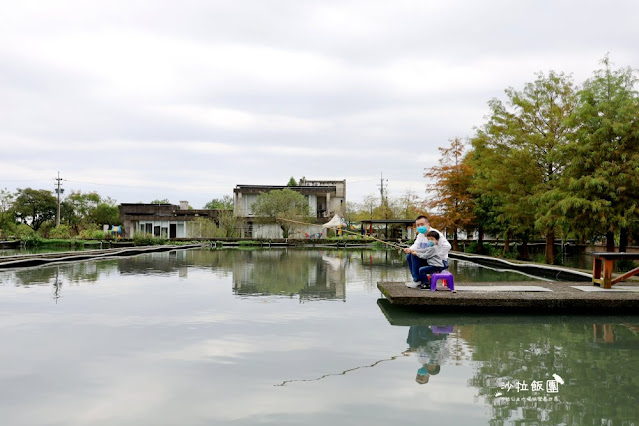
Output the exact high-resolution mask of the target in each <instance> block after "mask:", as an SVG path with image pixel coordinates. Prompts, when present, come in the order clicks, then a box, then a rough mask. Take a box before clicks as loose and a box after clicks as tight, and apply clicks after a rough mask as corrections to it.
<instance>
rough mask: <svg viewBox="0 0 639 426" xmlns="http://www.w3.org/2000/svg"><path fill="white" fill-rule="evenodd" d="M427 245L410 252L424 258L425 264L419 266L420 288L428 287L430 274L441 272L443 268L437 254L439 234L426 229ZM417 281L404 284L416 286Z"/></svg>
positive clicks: (411, 286) (417, 284) (441, 260)
mask: <svg viewBox="0 0 639 426" xmlns="http://www.w3.org/2000/svg"><path fill="white" fill-rule="evenodd" d="M426 238H427V239H428V246H427V247H426V248H423V249H419V250H414V251H411V254H414V255H415V256H417V257H419V258H420V259H424V260H426V266H422V267H420V268H419V282H421V283H422V284H421V286H422V288H428V287H430V274H433V273H435V272H441V271H442V269H444V262H443V259H442V258H441V255H440V254H439V246H438V243H439V234H438V233H437V232H436V231H428V233H427V234H426ZM419 282H413V283H408V284H406V286H407V287H410V288H417V287H418V286H419Z"/></svg>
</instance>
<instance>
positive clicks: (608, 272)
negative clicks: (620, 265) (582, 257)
mask: <svg viewBox="0 0 639 426" xmlns="http://www.w3.org/2000/svg"><path fill="white" fill-rule="evenodd" d="M592 256H593V258H594V265H593V268H592V284H593V285H598V286H601V285H603V288H612V285H613V284H617V283H618V282H621V281H625V280H627V279H628V278H630V277H632V276H633V275H637V274H639V268H635V269H633V270H631V271H628V272H626V273H625V274H623V275H621V276H618V277H617V278H612V270H613V268H614V267H615V260H637V259H639V253H610V252H600V253H593V254H592ZM602 275H603V276H602Z"/></svg>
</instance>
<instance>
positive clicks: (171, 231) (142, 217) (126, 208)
mask: <svg viewBox="0 0 639 426" xmlns="http://www.w3.org/2000/svg"><path fill="white" fill-rule="evenodd" d="M119 209H120V219H121V220H122V224H123V227H124V232H123V235H122V236H123V237H124V238H131V237H132V236H133V234H134V233H135V232H143V233H146V234H150V235H153V236H155V237H163V238H189V237H191V236H192V235H190V232H189V229H188V226H187V225H188V223H189V222H192V221H194V220H196V219H197V218H200V217H203V218H209V219H212V220H214V221H215V220H216V219H217V216H218V212H219V210H196V209H190V208H189V203H188V202H187V201H180V205H179V206H176V205H174V204H142V203H123V204H120V206H119Z"/></svg>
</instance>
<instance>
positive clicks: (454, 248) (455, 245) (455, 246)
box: [453, 228, 459, 251]
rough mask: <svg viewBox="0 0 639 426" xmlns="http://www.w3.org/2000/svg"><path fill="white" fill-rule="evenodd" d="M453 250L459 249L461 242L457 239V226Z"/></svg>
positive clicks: (454, 233)
mask: <svg viewBox="0 0 639 426" xmlns="http://www.w3.org/2000/svg"><path fill="white" fill-rule="evenodd" d="M453 250H455V251H458V250H459V242H458V241H457V228H455V232H453Z"/></svg>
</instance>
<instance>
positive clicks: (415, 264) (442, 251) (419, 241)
mask: <svg viewBox="0 0 639 426" xmlns="http://www.w3.org/2000/svg"><path fill="white" fill-rule="evenodd" d="M415 226H416V228H417V232H418V234H417V238H415V242H414V243H413V245H412V246H410V247H408V248H405V249H404V253H406V261H407V262H408V269H409V270H410V274H411V276H412V277H413V281H412V282H407V283H406V286H407V287H411V288H417V287H419V286H420V285H421V284H422V282H421V279H420V277H419V268H421V267H423V266H428V262H427V261H426V260H425V259H421V258H420V257H419V256H417V255H415V254H413V252H418V251H419V250H425V249H426V248H427V247H428V239H427V238H426V235H425V234H426V233H427V232H429V231H434V232H437V234H439V239H438V240H437V244H436V247H437V248H438V249H439V257H440V258H441V259H442V263H443V265H444V266H443V267H442V269H447V268H448V252H449V251H450V249H451V245H450V243H449V242H448V240H446V238H444V236H443V235H442V233H441V232H439V231H438V230H436V229H435V228H431V227H430V223H429V222H428V218H427V217H426V216H424V215H420V216H418V217H417V219H416V220H415Z"/></svg>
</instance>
